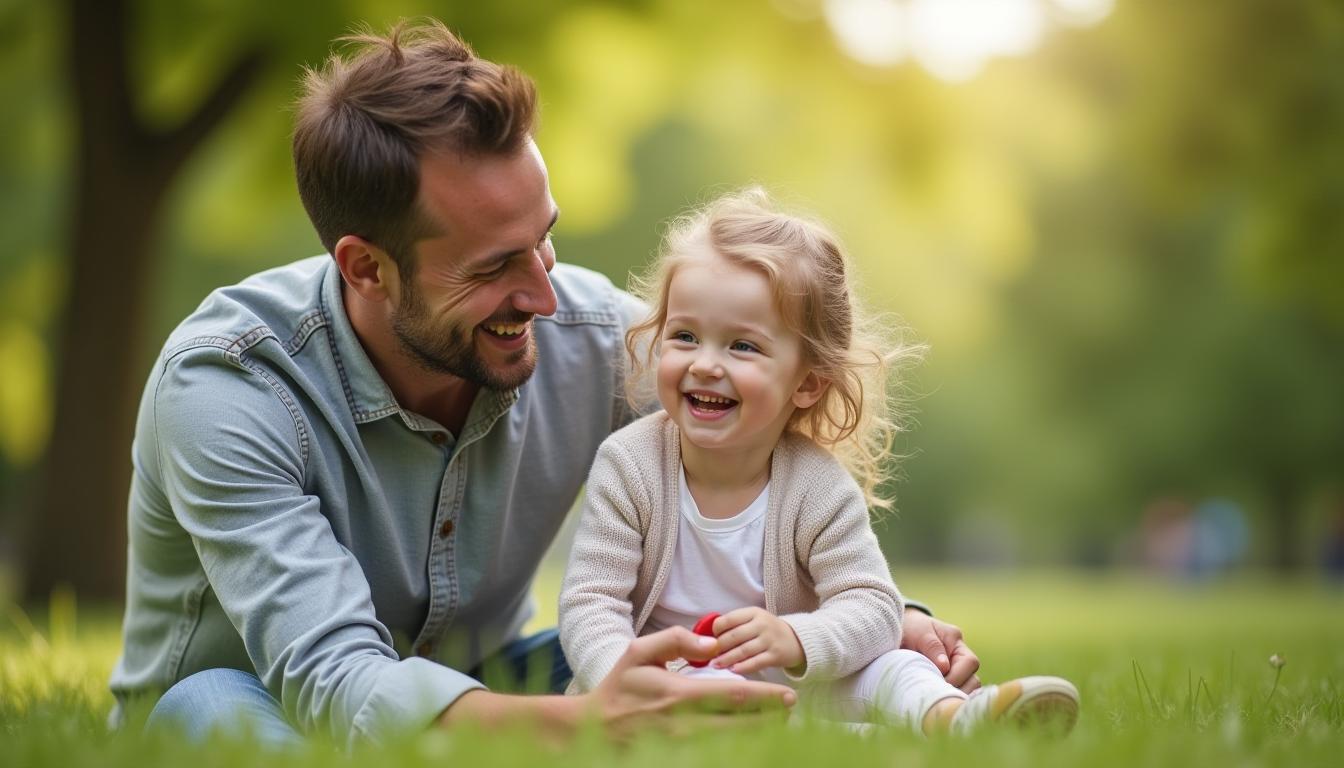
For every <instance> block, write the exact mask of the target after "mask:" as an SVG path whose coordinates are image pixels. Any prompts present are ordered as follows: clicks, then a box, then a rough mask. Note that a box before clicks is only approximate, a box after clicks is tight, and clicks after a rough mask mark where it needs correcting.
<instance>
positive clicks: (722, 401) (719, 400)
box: [691, 395, 732, 405]
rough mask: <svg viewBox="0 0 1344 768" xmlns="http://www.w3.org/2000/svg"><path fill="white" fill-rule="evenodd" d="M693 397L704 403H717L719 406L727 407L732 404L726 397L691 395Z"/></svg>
mask: <svg viewBox="0 0 1344 768" xmlns="http://www.w3.org/2000/svg"><path fill="white" fill-rule="evenodd" d="M691 397H693V398H695V399H696V400H699V401H700V402H702V403H716V404H719V405H727V404H728V403H731V402H732V400H729V399H728V398H726V397H710V396H706V395H691Z"/></svg>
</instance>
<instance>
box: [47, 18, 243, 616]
mask: <svg viewBox="0 0 1344 768" xmlns="http://www.w3.org/2000/svg"><path fill="white" fill-rule="evenodd" d="M67 11H68V13H67V19H66V21H67V24H68V25H69V28H68V33H69V48H68V51H69V55H70V59H69V77H70V84H71V89H72V91H73V95H74V105H75V112H76V123H77V126H78V127H77V130H76V165H75V173H76V181H75V184H74V186H73V188H74V190H75V194H76V200H75V203H74V206H73V209H72V213H71V222H70V232H71V233H72V234H71V241H70V246H69V262H68V263H69V288H68V291H67V294H66V295H67V298H66V303H67V306H68V307H69V309H68V310H67V311H66V312H65V313H64V315H63V323H62V326H63V327H62V328H61V332H60V341H59V344H58V348H57V354H56V356H57V360H58V372H59V373H58V376H57V389H56V399H55V415H54V422H53V428H52V435H51V440H50V442H49V444H48V447H47V451H46V455H45V458H44V461H43V470H42V475H41V480H40V484H39V487H38V489H37V493H38V499H39V500H38V507H37V510H36V516H35V518H34V519H35V521H36V524H35V525H34V526H33V528H32V530H33V539H32V543H31V546H30V547H29V548H28V550H27V559H28V567H27V575H26V580H25V584H26V586H25V590H26V593H27V595H28V597H30V598H33V599H44V598H45V597H46V596H47V595H49V594H50V592H51V589H52V588H53V587H54V586H55V585H56V584H58V583H62V582H64V583H68V584H70V585H71V586H73V587H74V588H75V589H76V590H77V591H78V592H79V593H80V594H81V595H87V596H89V597H95V598H120V597H121V594H122V584H123V583H124V574H125V568H124V564H125V541H126V535H125V528H126V526H125V523H124V506H125V497H126V478H127V466H126V461H125V458H124V457H125V456H126V447H127V446H128V445H129V444H130V440H131V434H132V426H133V423H132V417H133V414H134V411H133V409H132V408H131V407H130V404H131V403H133V402H134V399H135V397H136V393H137V389H138V385H139V383H140V375H141V373H142V371H141V370H140V366H139V365H138V362H139V360H138V357H137V355H136V354H135V349H134V346H131V347H129V348H128V345H127V340H128V339H139V338H141V337H142V336H143V334H144V324H145V323H144V321H145V314H146V307H147V306H148V295H147V292H146V287H147V286H149V285H150V284H151V273H152V270H153V266H154V263H155V261H154V259H153V251H152V248H151V243H152V237H153V235H154V233H155V232H156V231H157V224H158V219H159V216H160V214H161V212H162V209H163V202H164V198H165V196H166V194H167V192H168V191H169V189H170V188H171V186H172V183H173V181H174V179H176V178H177V176H178V174H179V173H180V171H181V169H182V167H183V165H184V163H185V162H186V161H187V159H188V158H190V157H191V155H192V154H193V153H194V152H195V151H196V150H197V148H199V147H200V146H201V144H202V142H203V141H204V140H205V139H206V138H207V137H208V136H209V135H210V134H211V133H212V132H213V131H214V130H215V129H216V128H217V127H218V126H219V125H220V123H221V122H222V121H223V120H224V118H225V117H226V116H227V115H228V114H229V112H230V111H231V110H232V109H233V108H234V107H235V106H236V105H237V104H238V102H239V100H240V98H241V97H242V96H243V94H244V93H245V92H246V91H247V90H248V88H249V87H250V86H251V85H252V84H253V82H254V81H255V80H256V78H257V75H258V72H259V70H260V67H261V65H262V62H263V53H264V52H263V50H262V48H261V47H259V46H252V47H249V48H247V49H246V50H245V51H244V52H243V53H240V54H238V55H237V57H236V58H235V60H234V61H233V62H232V63H231V64H230V65H228V67H227V68H226V70H225V73H224V74H223V75H222V76H221V77H220V79H219V82H218V84H217V85H215V86H214V88H213V89H211V90H209V91H208V92H207V93H206V95H205V97H204V98H203V99H202V100H201V101H200V104H199V106H198V107H197V108H196V110H195V111H194V112H193V113H192V114H191V115H189V116H188V117H186V118H185V119H183V120H181V121H180V122H179V123H177V124H176V125H173V126H171V127H170V128H167V129H159V128H155V127H151V126H150V125H148V124H147V123H146V121H145V120H144V118H143V116H142V115H141V113H140V107H139V105H138V104H137V99H136V92H137V88H136V87H135V82H134V80H133V78H132V75H131V69H132V59H131V55H130V54H131V52H132V51H133V50H135V48H136V45H137V43H136V41H135V40H134V39H133V37H132V35H131V31H132V29H133V26H132V19H131V18H130V17H129V14H128V9H127V3H126V0H69V3H68V5H67Z"/></svg>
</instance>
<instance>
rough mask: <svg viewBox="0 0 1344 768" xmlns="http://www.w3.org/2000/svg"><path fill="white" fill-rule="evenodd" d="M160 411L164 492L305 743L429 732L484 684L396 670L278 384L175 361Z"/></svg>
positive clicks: (156, 409) (417, 664) (222, 367)
mask: <svg viewBox="0 0 1344 768" xmlns="http://www.w3.org/2000/svg"><path fill="white" fill-rule="evenodd" d="M154 385H155V389H154V392H153V399H152V402H151V403H150V408H151V410H150V412H149V413H148V414H145V413H142V418H145V417H146V416H148V417H149V418H152V419H153V424H154V430H153V440H154V442H155V443H156V448H157V458H158V464H159V467H160V477H161V481H162V484H163V491H164V493H165V494H166V495H167V497H168V499H169V501H170V503H171V505H172V509H173V514H174V517H175V518H176V520H177V522H178V523H179V524H180V525H181V526H182V528H183V529H184V530H185V531H186V532H187V534H189V535H190V537H191V541H192V545H193V546H194V548H195V551H196V556H197V557H198V558H199V561H200V564H201V567H202V569H203V570H204V572H205V578H206V580H207V581H208V582H209V586H210V588H211V589H212V590H213V591H214V592H215V594H216V596H217V597H218V600H219V603H220V605H221V606H222V607H223V609H224V611H225V613H226V614H227V615H228V618H229V620H230V622H231V623H232V624H233V626H234V627H235V628H236V629H237V631H238V633H239V635H240V636H241V637H242V640H243V643H244V646H245V647H246V650H247V653H248V657H249V658H250V660H251V662H252V664H253V667H254V668H255V669H256V671H257V674H258V676H259V677H260V678H261V680H262V681H263V683H265V684H266V686H267V688H268V689H270V691H271V692H272V693H274V694H275V695H276V696H277V698H278V699H279V700H280V703H281V705H282V707H283V708H284V710H285V713H286V715H287V716H288V717H290V718H291V720H292V721H293V722H294V723H295V724H297V725H298V726H299V728H300V729H301V730H303V731H305V732H314V731H321V732H325V733H327V734H329V735H330V736H332V737H334V738H337V739H342V740H355V739H358V738H369V739H372V740H375V741H376V740H379V739H380V738H382V736H383V735H384V734H385V733H386V732H388V731H389V730H396V729H413V728H424V727H426V726H427V725H428V724H430V723H431V722H432V721H433V720H434V718H435V717H436V716H437V715H438V713H439V712H441V711H442V710H443V709H444V708H445V707H447V706H448V705H449V704H450V703H452V702H453V701H455V700H456V699H457V697H458V696H460V695H462V694H463V693H464V692H466V691H469V690H473V689H475V688H479V687H480V684H479V683H477V682H476V681H474V680H472V679H471V678H469V677H467V676H466V675H463V674H461V673H459V672H455V671H453V670H451V669H448V668H447V667H443V666H441V665H438V664H434V663H432V662H430V661H427V660H424V659H419V658H411V659H405V660H399V659H398V658H397V655H396V653H395V652H394V651H393V649H392V641H391V636H390V633H389V632H388V630H387V628H386V627H384V626H383V624H382V623H381V622H379V621H378V618H377V616H376V615H375V612H374V607H373V600H372V597H371V594H370V590H369V585H368V581H367V579H366V578H365V576H364V572H363V570H362V569H361V567H360V564H359V562H358V561H357V560H356V559H355V557H354V555H353V554H352V553H351V552H350V551H349V550H348V549H346V548H345V547H344V546H342V545H341V543H340V542H339V541H338V540H337V539H336V536H335V534H334V533H333V531H332V529H331V524H330V522H329V521H328V520H327V518H326V517H325V516H324V515H323V514H322V509H321V500H320V499H318V498H316V497H314V496H310V495H307V494H306V493H305V492H304V479H305V473H306V471H307V466H306V464H307V455H306V451H307V450H308V446H309V445H311V443H310V441H309V439H308V435H307V432H306V430H307V428H308V427H307V425H306V424H305V423H304V422H303V420H302V418H301V416H300V414H299V413H298V412H297V411H294V410H291V407H290V406H289V405H288V404H287V403H288V402H289V401H288V400H287V399H286V396H285V394H284V392H283V390H282V389H281V385H280V383H279V381H278V380H277V379H276V378H275V377H274V376H273V375H272V374H269V373H267V372H265V371H263V370H261V369H259V368H252V367H249V363H248V361H247V360H246V359H242V360H240V359H238V358H235V357H229V356H226V355H225V354H224V352H223V351H221V350H217V349H195V350H191V351H189V352H187V353H184V354H183V355H181V356H179V357H177V358H174V359H172V360H169V361H167V362H166V364H165V369H164V370H163V372H162V374H161V377H160V378H159V379H158V380H157V381H155V382H154Z"/></svg>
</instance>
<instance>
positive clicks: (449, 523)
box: [439, 517, 453, 539]
mask: <svg viewBox="0 0 1344 768" xmlns="http://www.w3.org/2000/svg"><path fill="white" fill-rule="evenodd" d="M452 534H453V519H452V518H451V517H450V518H448V519H447V520H444V521H443V525H440V526H439V538H440V539H446V538H448V537H449V536H451V535H452Z"/></svg>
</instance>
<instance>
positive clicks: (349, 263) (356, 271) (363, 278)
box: [331, 235, 401, 303]
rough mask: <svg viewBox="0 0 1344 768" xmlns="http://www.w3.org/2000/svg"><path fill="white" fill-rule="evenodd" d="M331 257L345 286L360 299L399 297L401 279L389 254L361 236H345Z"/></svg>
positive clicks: (376, 300) (372, 300)
mask: <svg viewBox="0 0 1344 768" xmlns="http://www.w3.org/2000/svg"><path fill="white" fill-rule="evenodd" d="M331 255H332V256H333V257H335V259H336V268H337V269H339V270H341V277H344V278H345V284H346V285H348V286H350V289H351V290H353V291H354V292H355V293H356V294H358V295H359V297H360V298H362V299H364V300H365V301H370V302H375V303H378V302H383V301H387V300H388V299H389V298H390V299H393V300H396V299H397V298H398V295H397V294H398V289H399V288H400V286H401V278H400V274H399V273H398V272H397V264H396V262H395V261H393V260H392V257H391V256H388V255H387V251H384V250H383V249H382V248H379V247H378V246H376V245H374V244H373V243H370V242H369V241H368V240H365V239H364V238H362V237H360V236H359V235H345V236H344V237H342V238H341V239H340V240H337V241H336V248H335V249H334V250H333V252H332V254H331Z"/></svg>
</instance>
